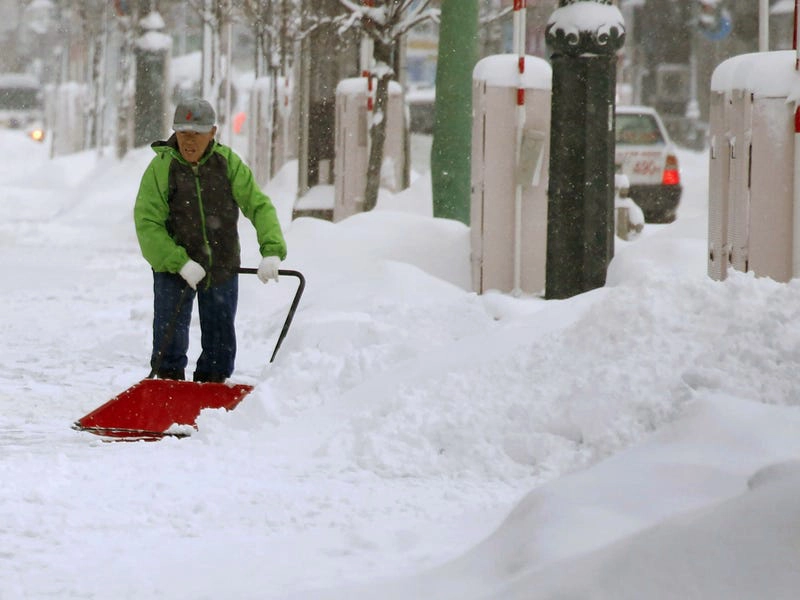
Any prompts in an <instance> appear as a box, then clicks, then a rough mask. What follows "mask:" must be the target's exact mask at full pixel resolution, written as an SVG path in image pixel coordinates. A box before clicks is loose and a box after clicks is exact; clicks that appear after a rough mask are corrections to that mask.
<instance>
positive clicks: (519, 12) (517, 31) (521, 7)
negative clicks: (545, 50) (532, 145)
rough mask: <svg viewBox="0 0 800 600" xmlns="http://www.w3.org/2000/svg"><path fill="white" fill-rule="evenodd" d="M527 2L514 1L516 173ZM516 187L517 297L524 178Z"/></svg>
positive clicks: (522, 111)
mask: <svg viewBox="0 0 800 600" xmlns="http://www.w3.org/2000/svg"><path fill="white" fill-rule="evenodd" d="M526 10H527V2H526V0H514V52H516V54H517V70H518V71H519V83H518V85H517V108H516V128H517V130H516V132H515V133H516V140H515V146H514V163H515V165H514V166H515V168H516V172H517V173H518V174H519V173H520V171H521V169H522V135H523V133H524V131H525V86H524V81H523V79H524V77H525V39H526V36H525V23H526V19H525V11H526ZM515 184H516V185H515V186H514V289H513V290H512V293H513V294H514V295H515V296H519V295H521V294H522V283H521V282H522V186H523V181H522V178H521V177H519V176H517V180H516V182H515Z"/></svg>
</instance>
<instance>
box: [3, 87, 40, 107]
mask: <svg viewBox="0 0 800 600" xmlns="http://www.w3.org/2000/svg"><path fill="white" fill-rule="evenodd" d="M38 106H39V94H38V90H36V89H35V88H28V87H0V109H5V110H9V109H10V110H30V109H32V108H38Z"/></svg>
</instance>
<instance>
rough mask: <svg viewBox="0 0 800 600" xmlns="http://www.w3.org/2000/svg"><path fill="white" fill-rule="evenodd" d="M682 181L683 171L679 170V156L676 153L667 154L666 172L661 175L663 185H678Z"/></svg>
mask: <svg viewBox="0 0 800 600" xmlns="http://www.w3.org/2000/svg"><path fill="white" fill-rule="evenodd" d="M680 182H681V172H680V171H679V170H678V157H677V156H675V155H674V154H667V162H666V164H665V165H664V173H663V174H662V175H661V184H662V185H678V184H679V183H680Z"/></svg>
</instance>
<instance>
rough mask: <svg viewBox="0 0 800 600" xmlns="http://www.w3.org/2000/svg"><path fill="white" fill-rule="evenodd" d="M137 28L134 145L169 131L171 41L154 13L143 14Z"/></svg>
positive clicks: (142, 143)
mask: <svg viewBox="0 0 800 600" xmlns="http://www.w3.org/2000/svg"><path fill="white" fill-rule="evenodd" d="M139 27H140V28H141V30H142V34H141V35H140V36H139V38H138V39H137V40H136V92H135V95H134V125H133V143H134V146H143V145H145V144H149V143H151V142H153V141H155V140H158V139H161V138H162V137H163V136H164V134H165V133H166V132H167V130H168V128H169V124H168V121H167V113H168V112H169V110H168V107H167V103H168V95H167V79H168V77H167V59H168V58H169V56H170V54H171V50H172V38H171V37H170V36H169V35H167V34H166V33H164V19H163V18H161V15H160V14H159V13H157V12H156V11H152V12H150V13H149V14H147V15H146V16H145V17H144V18H143V19H142V20H141V21H140V22H139ZM171 116H172V115H170V117H171Z"/></svg>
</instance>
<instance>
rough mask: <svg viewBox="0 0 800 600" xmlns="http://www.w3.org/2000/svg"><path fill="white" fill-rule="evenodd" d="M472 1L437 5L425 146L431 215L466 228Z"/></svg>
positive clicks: (474, 52)
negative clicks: (432, 103) (432, 100)
mask: <svg viewBox="0 0 800 600" xmlns="http://www.w3.org/2000/svg"><path fill="white" fill-rule="evenodd" d="M477 40H478V0H442V8H441V22H440V29H439V54H438V61H437V65H438V66H437V69H436V117H435V119H436V120H435V122H434V133H433V145H432V147H431V179H432V181H433V214H434V216H436V217H443V218H450V219H457V220H459V221H461V222H462V223H465V224H469V216H470V215H469V212H470V156H471V149H472V148H471V144H472V70H473V69H474V68H475V64H476V62H477V57H478V42H477Z"/></svg>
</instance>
